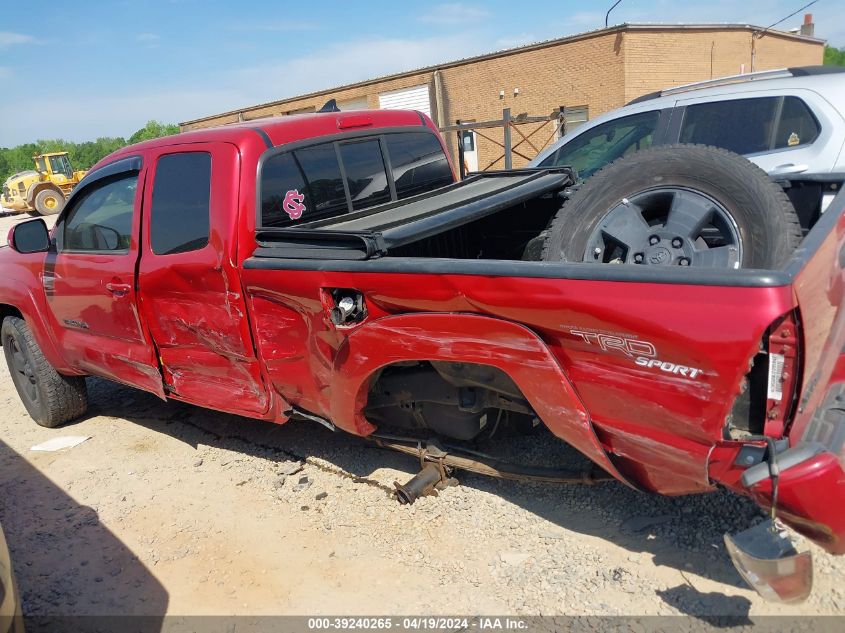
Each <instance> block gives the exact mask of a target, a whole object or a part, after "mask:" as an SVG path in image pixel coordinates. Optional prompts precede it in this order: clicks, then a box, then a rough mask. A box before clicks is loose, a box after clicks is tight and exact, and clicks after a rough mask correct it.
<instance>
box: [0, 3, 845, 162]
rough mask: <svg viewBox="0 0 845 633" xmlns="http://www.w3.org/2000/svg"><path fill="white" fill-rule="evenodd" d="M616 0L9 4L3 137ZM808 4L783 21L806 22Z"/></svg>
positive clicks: (393, 61) (2, 49) (406, 57)
mask: <svg viewBox="0 0 845 633" xmlns="http://www.w3.org/2000/svg"><path fill="white" fill-rule="evenodd" d="M808 1H809V0H792V1H788V0H743V1H742V2H737V1H736V0H622V2H621V3H620V4H619V6H617V7H616V8H615V9H614V10H613V12H612V13H611V16H610V24H611V25H613V24H621V23H623V22H663V23H674V22H708V23H710V22H739V23H750V24H754V25H757V26H763V27H765V26H769V25H770V24H771V23H773V22H775V21H777V20H779V19H781V18H783V17H785V16H786V15H788V14H790V13H792V12H793V11H795V10H796V9H799V8H800V7H801V6H802V5H804V4H806V3H807V2H808ZM612 4H613V0H602V1H600V2H599V1H592V0H579V1H570V0H554V1H540V2H527V3H514V2H513V1H512V0H508V1H498V0H497V1H495V2H451V3H437V2H432V1H429V2H413V3H411V2H396V0H393V1H390V2H381V1H376V2H354V1H350V0H345V1H342V2H334V1H332V0H319V1H318V2H303V1H299V2H288V1H286V0H275V1H272V2H270V1H265V0H255V1H249V0H243V1H241V2H233V1H232V0H222V1H218V0H205V1H202V0H145V2H143V3H142V2H137V0H125V1H124V0H113V1H111V2H102V1H100V0H88V1H86V2H81V3H80V2H71V3H58V4H55V3H54V4H50V5H43V6H45V7H46V6H49V9H50V10H49V11H46V10H45V11H43V12H41V13H38V16H37V18H38V19H32V18H33V15H32V13H33V11H34V10H35V11H37V10H38V9H37V7H38V6H40V5H38V4H37V3H36V4H35V5H33V4H32V3H28V2H15V3H9V4H7V5H6V6H5V7H4V9H3V18H2V21H0V147H11V146H14V145H18V144H20V143H25V142H30V141H34V140H36V139H42V138H65V139H68V140H72V141H84V140H89V139H94V138H97V137H99V136H123V137H128V136H130V135H131V134H132V133H133V132H134V131H135V130H137V129H139V128H141V127H143V125H144V124H145V123H146V122H147V121H148V120H150V119H156V120H159V121H163V122H167V123H178V122H180V121H186V120H190V119H193V118H199V117H202V116H207V115H211V114H215V113H219V112H223V111H226V110H231V109H235V108H239V107H244V106H249V105H254V104H257V103H263V102H267V101H274V100H277V99H282V98H284V97H288V96H293V95H297V94H302V93H305V92H311V91H315V90H320V89H323V88H331V87H333V86H338V85H342V84H347V83H353V82H356V81H361V80H364V79H368V78H371V77H376V76H380V75H385V74H390V73H395V72H400V71H403V70H410V69H413V68H418V67H421V66H428V65H432V64H436V63H439V62H445V61H450V60H453V59H459V58H462V57H467V56H471V55H477V54H481V53H486V52H490V51H494V50H500V49H503V48H510V47H513V46H519V45H522V44H528V43H531V42H535V41H539V40H543V39H549V38H556V37H563V36H566V35H571V34H574V33H581V32H584V31H589V30H593V29H597V28H602V27H603V26H604V19H605V13H606V11H607V9H608V8H609V7H610V6H611V5H612ZM807 11H809V12H812V13H813V15H814V21H815V24H816V36H817V37H820V38H825V39H827V40H828V42H829V44H831V45H833V46H836V47H837V48H838V47H845V2H843V1H842V0H819V2H817V4H815V5H813V6H812V7H811V8H810V9H808V10H807ZM802 15H803V12H802V13H799V14H798V15H796V16H794V17H792V18H790V19H789V20H787V21H786V22H785V23H784V24H782V25H780V26H779V27H778V28H783V29H785V30H786V29H788V28H791V27H795V26H798V25H799V24H800V23H801V21H802Z"/></svg>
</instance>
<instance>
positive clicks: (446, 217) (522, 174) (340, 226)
mask: <svg viewBox="0 0 845 633" xmlns="http://www.w3.org/2000/svg"><path fill="white" fill-rule="evenodd" d="M573 182H574V178H573V175H572V171H571V170H570V169H569V168H567V167H559V168H554V169H523V170H511V171H497V172H486V173H484V174H476V175H474V176H471V177H469V178H467V179H466V180H463V181H461V182H457V183H454V184H452V185H449V186H447V187H443V188H441V189H437V190H435V191H432V192H430V193H426V194H422V195H419V196H414V197H412V198H407V199H405V200H400V201H398V202H392V203H387V204H382V205H378V206H375V207H370V208H368V209H365V210H362V211H357V212H353V213H350V214H345V215H342V216H338V217H335V218H329V219H325V220H318V221H315V222H308V223H304V224H301V225H299V226H297V227H296V228H289V227H288V228H264V229H261V230H260V231H259V233H258V236H257V241H258V243H259V248H258V249H257V250H256V253H255V256H256V257H274V258H275V257H281V258H286V259H288V258H294V259H298V258H303V259H312V258H316V259H323V258H331V259H370V258H373V257H376V256H381V255H385V254H387V252H389V251H390V250H392V249H396V248H399V247H401V246H405V245H408V244H411V243H414V242H418V241H420V240H424V239H426V238H429V237H432V236H435V235H439V234H442V233H445V232H447V231H450V230H453V229H455V228H457V227H460V226H463V225H466V224H469V223H472V222H475V221H478V220H481V219H483V218H485V217H488V216H492V215H494V214H497V213H500V212H502V211H504V210H507V209H509V208H512V207H515V206H519V205H521V204H524V203H527V202H529V201H531V200H535V199H537V198H540V197H542V196H545V195H550V194H554V193H555V192H558V191H561V190H563V189H565V188H566V187H568V186H570V185H571V184H573Z"/></svg>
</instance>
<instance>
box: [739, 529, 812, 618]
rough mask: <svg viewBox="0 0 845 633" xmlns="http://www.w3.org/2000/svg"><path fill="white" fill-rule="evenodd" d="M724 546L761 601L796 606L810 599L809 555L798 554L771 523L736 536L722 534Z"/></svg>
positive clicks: (788, 539) (810, 573)
mask: <svg viewBox="0 0 845 633" xmlns="http://www.w3.org/2000/svg"><path fill="white" fill-rule="evenodd" d="M725 546H726V547H727V549H728V553H729V554H730V556H731V560H732V561H733V564H734V566H735V567H736V569H737V571H738V572H739V574H740V575H741V576H742V577H743V578H744V579H745V581H746V582H747V583H748V584H749V585H751V587H752V588H753V589H754V590H755V591H756V592H757V593H759V594H760V595H761V596H762V597H763V598H764V599H766V600H769V601H771V602H785V603H795V602H803V601H804V600H806V599H807V597H808V596H809V595H810V592H811V591H812V589H813V557H812V554H811V553H810V551H809V550H806V551H804V552H800V553H799V552H798V550H796V549H795V546H794V544H793V543H792V540H791V539H790V538H789V535H788V534H787V533H786V531H785V530H783V529H781V528H778V527H777V526H776V525H775V523H774V521H772V520H771V519H769V520H767V521H764V522H763V523H760V524H759V525H755V526H754V527H752V528H750V529H748V530H745V531H743V532H740V533H739V534H734V535H730V534H725Z"/></svg>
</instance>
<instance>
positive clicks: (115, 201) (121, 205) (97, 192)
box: [60, 173, 138, 253]
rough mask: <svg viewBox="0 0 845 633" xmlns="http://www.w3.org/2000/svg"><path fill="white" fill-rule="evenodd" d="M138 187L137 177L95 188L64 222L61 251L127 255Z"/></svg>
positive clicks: (114, 181)
mask: <svg viewBox="0 0 845 633" xmlns="http://www.w3.org/2000/svg"><path fill="white" fill-rule="evenodd" d="M137 186H138V174H137V173H132V174H131V175H123V176H120V177H117V178H114V179H110V180H107V181H105V182H104V183H102V184H97V185H93V186H92V188H91V190H90V191H88V193H86V194H85V197H84V198H82V199H81V200H80V201H79V202H78V203H77V205H76V206H75V207H74V208H73V209H72V210H71V211H70V212H69V214H68V216H67V219H66V220H65V222H64V227H63V228H62V231H61V237H62V244H61V247H60V248H61V250H63V251H64V250H75V251H94V252H109V253H114V252H122V253H127V252H128V251H129V244H130V242H131V238H132V212H133V209H134V207H135V190H136V188H137Z"/></svg>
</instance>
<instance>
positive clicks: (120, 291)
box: [106, 281, 132, 297]
mask: <svg viewBox="0 0 845 633" xmlns="http://www.w3.org/2000/svg"><path fill="white" fill-rule="evenodd" d="M106 290H108V291H109V292H110V293H112V294H113V295H114V296H115V297H123V296H126V295H127V294H128V293H129V291H130V290H132V286H130V285H129V284H121V283H115V282H113V281H110V282H109V283H107V284H106Z"/></svg>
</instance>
